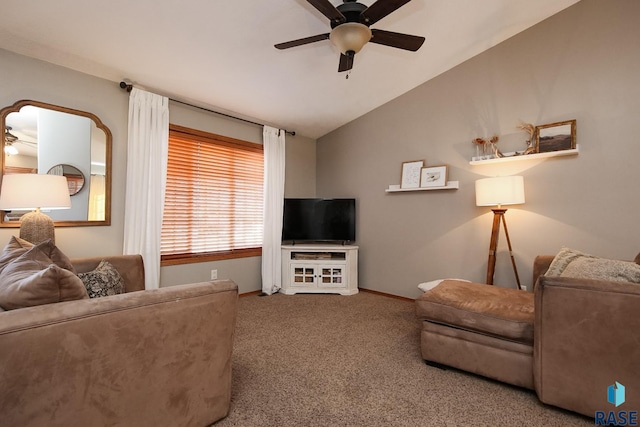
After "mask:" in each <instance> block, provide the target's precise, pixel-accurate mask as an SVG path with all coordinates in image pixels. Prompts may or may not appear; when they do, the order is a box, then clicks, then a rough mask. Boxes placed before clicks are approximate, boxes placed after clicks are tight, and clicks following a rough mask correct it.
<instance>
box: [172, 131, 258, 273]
mask: <svg viewBox="0 0 640 427" xmlns="http://www.w3.org/2000/svg"><path fill="white" fill-rule="evenodd" d="M262 218H263V150H262V145H260V144H254V143H250V142H246V141H240V140H236V139H233V138H227V137H223V136H219V135H214V134H209V133H206V132H201V131H196V130H193V129H188V128H183V127H180V126H176V125H171V126H170V129H169V158H168V165H167V184H166V193H165V206H164V215H163V222H162V244H161V255H162V260H163V264H164V265H166V264H172V263H181V262H193V261H197V260H204V259H203V258H205V259H221V258H235V257H239V256H254V255H259V254H260V251H261V245H262ZM185 260H187V261H185Z"/></svg>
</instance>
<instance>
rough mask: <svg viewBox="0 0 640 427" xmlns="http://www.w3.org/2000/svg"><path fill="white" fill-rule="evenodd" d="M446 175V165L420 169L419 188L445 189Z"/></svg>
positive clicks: (447, 169)
mask: <svg viewBox="0 0 640 427" xmlns="http://www.w3.org/2000/svg"><path fill="white" fill-rule="evenodd" d="M448 174H449V168H448V167H447V165H440V166H429V167H428V168H422V171H421V173H420V187H422V188H424V187H446V185H447V180H448Z"/></svg>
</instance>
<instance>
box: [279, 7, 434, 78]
mask: <svg viewBox="0 0 640 427" xmlns="http://www.w3.org/2000/svg"><path fill="white" fill-rule="evenodd" d="M307 1H308V2H309V3H310V4H311V5H312V6H313V7H315V8H316V9H318V10H319V11H320V12H321V13H322V14H323V15H324V16H326V17H327V18H329V20H330V21H331V22H330V25H331V28H332V30H331V32H330V33H325V34H318V35H317V36H311V37H305V38H302V39H298V40H292V41H289V42H285V43H278V44H277V45H275V47H276V48H278V49H289V48H291V47H296V46H302V45H304V44H308V43H314V42H318V41H322V40H327V39H329V40H330V41H331V42H332V43H333V44H334V45H335V46H336V47H337V48H338V49H340V52H341V53H340V63H339V65H338V72H341V71H348V70H350V69H351V68H353V57H354V56H355V54H356V53H358V52H359V51H360V49H362V47H363V46H364V45H365V44H366V43H367V42H372V43H377V44H382V45H385V46H391V47H395V48H398V49H404V50H410V51H412V52H415V51H417V50H418V49H420V46H422V44H423V43H424V37H419V36H412V35H409V34H402V33H394V32H391V31H384V30H378V29H370V28H369V26H371V25H372V24H375V23H376V22H378V21H379V20H381V19H382V18H384V17H385V16H387V15H389V14H390V13H392V12H394V11H395V10H396V9H398V8H400V7H401V6H403V5H405V4H406V3H409V1H411V0H377V1H376V2H375V3H373V4H372V5H371V6H369V7H367V6H366V5H364V4H362V3H358V2H357V1H356V0H343V4H341V5H339V6H333V5H332V4H331V3H330V2H329V0H307Z"/></svg>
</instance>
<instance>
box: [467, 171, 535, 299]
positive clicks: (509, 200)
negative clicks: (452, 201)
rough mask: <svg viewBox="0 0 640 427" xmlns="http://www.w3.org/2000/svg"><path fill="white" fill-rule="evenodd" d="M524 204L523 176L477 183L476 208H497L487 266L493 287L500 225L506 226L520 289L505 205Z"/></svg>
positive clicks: (494, 209) (498, 178)
mask: <svg viewBox="0 0 640 427" xmlns="http://www.w3.org/2000/svg"><path fill="white" fill-rule="evenodd" d="M523 203H524V179H523V178H522V177H521V176H499V177H495V178H483V179H479V180H477V181H476V206H497V208H492V209H491V210H492V211H493V228H492V229H491V242H490V244H489V262H488V264H487V284H489V285H493V274H494V272H495V269H496V250H497V248H498V237H499V234H500V224H502V225H503V226H504V233H505V235H506V237H507V245H508V246H509V255H511V265H512V266H513V272H514V273H515V275H516V282H517V283H518V289H522V286H521V285H520V277H518V269H517V268H516V261H515V258H514V257H513V250H512V249H511V239H509V230H508V229H507V222H506V220H505V217H504V214H505V213H506V212H507V210H506V209H504V208H503V207H502V206H503V205H519V204H523Z"/></svg>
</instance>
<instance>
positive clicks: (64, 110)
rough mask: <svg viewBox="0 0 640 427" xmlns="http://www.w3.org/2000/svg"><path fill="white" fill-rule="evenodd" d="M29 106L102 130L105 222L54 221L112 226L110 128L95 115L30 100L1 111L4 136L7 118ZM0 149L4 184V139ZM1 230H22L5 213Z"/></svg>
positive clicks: (0, 218) (66, 224)
mask: <svg viewBox="0 0 640 427" xmlns="http://www.w3.org/2000/svg"><path fill="white" fill-rule="evenodd" d="M27 105H31V106H34V107H38V108H45V109H48V110H55V111H59V112H62V113H67V114H73V115H76V116H83V117H88V118H89V119H91V120H93V122H94V123H95V124H96V127H97V128H98V129H101V130H102V131H103V132H104V134H105V138H106V144H105V145H106V153H105V156H106V157H105V158H106V165H105V172H106V174H105V187H106V189H105V205H104V209H105V211H104V220H103V221H89V220H82V221H54V224H55V226H56V227H78V226H82V227H84V226H105V225H111V145H112V136H111V131H110V130H109V128H108V127H107V126H106V125H105V124H104V123H102V120H100V119H99V118H98V116H96V115H95V114H92V113H88V112H86V111H80V110H75V109H73V108H67V107H60V106H59V105H53V104H47V103H45V102H40V101H32V100H29V99H23V100H21V101H17V102H16V103H14V104H13V105H10V106H8V107H4V108H2V109H1V110H0V125H1V126H2V131H3V135H4V129H5V126H6V118H7V116H8V115H9V114H10V113H17V112H19V111H20V109H21V108H22V107H25V106H27ZM0 147H1V148H2V151H0V153H2V155H1V156H0V184H1V183H2V177H3V176H4V164H5V153H4V138H2V141H1V144H0ZM0 212H1V214H0V228H20V222H19V221H17V222H5V221H4V211H0Z"/></svg>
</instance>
